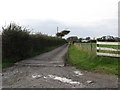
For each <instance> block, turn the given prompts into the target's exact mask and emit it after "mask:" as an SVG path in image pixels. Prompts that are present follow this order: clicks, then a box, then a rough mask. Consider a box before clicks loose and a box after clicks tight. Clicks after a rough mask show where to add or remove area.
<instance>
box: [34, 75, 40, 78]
mask: <svg viewBox="0 0 120 90" xmlns="http://www.w3.org/2000/svg"><path fill="white" fill-rule="evenodd" d="M40 77H41V75H37V74H36V75H32V78H40Z"/></svg>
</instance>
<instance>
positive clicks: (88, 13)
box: [0, 0, 119, 37]
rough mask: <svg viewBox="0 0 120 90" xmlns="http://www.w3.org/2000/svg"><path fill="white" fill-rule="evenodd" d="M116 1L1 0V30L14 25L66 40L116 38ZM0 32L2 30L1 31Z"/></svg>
mask: <svg viewBox="0 0 120 90" xmlns="http://www.w3.org/2000/svg"><path fill="white" fill-rule="evenodd" d="M118 1H119V0H1V1H0V11H1V14H0V27H2V26H4V25H8V24H9V23H10V22H15V23H17V24H18V25H22V26H25V27H27V28H29V29H30V30H31V32H42V33H45V34H48V35H55V33H56V28H57V26H58V27H59V31H62V30H64V29H66V28H67V29H69V30H70V31H71V32H70V33H69V35H67V36H66V37H69V36H78V37H86V36H91V37H101V36H103V35H113V36H118ZM1 30H2V29H1Z"/></svg>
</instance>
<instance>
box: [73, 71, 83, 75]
mask: <svg viewBox="0 0 120 90" xmlns="http://www.w3.org/2000/svg"><path fill="white" fill-rule="evenodd" d="M74 73H75V74H76V76H82V75H83V73H81V72H80V71H74Z"/></svg>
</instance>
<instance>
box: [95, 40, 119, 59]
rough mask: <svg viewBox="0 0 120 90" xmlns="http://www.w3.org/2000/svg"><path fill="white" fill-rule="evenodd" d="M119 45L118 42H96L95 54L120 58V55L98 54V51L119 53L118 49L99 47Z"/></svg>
mask: <svg viewBox="0 0 120 90" xmlns="http://www.w3.org/2000/svg"><path fill="white" fill-rule="evenodd" d="M100 44H101V45H120V42H98V41H97V45H96V49H97V50H96V54H97V55H99V56H110V57H120V54H118V53H117V54H114V53H103V52H99V51H100V50H104V51H114V52H119V51H120V49H113V48H106V47H99V45H100Z"/></svg>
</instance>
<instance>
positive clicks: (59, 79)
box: [48, 75, 81, 85]
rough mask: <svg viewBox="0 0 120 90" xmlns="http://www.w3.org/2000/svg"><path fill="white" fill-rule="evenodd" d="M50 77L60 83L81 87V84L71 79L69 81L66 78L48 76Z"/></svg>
mask: <svg viewBox="0 0 120 90" xmlns="http://www.w3.org/2000/svg"><path fill="white" fill-rule="evenodd" d="M48 76H49V77H50V78H52V79H54V80H58V81H61V82H64V83H68V84H74V85H80V84H81V83H80V82H77V81H72V80H71V79H67V78H65V77H58V76H55V75H48Z"/></svg>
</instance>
